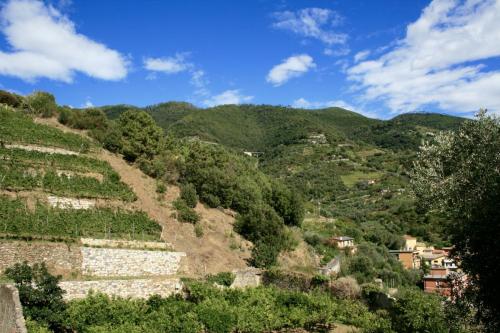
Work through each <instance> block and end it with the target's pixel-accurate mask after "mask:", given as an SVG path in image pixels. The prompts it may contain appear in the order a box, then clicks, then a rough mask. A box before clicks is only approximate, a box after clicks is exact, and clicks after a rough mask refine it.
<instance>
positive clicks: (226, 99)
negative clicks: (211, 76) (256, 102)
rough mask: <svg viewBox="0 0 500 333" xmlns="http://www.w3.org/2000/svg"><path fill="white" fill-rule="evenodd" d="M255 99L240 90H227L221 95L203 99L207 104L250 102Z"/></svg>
mask: <svg viewBox="0 0 500 333" xmlns="http://www.w3.org/2000/svg"><path fill="white" fill-rule="evenodd" d="M252 99H253V96H245V95H243V94H241V93H240V91H239V90H237V89H234V90H226V91H224V92H222V93H221V94H219V95H215V96H212V97H210V98H208V99H206V100H204V101H203V104H204V105H206V106H210V107H211V106H217V105H224V104H242V103H248V102H250V101H251V100H252Z"/></svg>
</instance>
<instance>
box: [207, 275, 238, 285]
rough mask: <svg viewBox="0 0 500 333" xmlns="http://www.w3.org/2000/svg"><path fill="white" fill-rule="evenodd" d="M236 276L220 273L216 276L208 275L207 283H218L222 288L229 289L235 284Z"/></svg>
mask: <svg viewBox="0 0 500 333" xmlns="http://www.w3.org/2000/svg"><path fill="white" fill-rule="evenodd" d="M235 278H236V276H235V275H234V274H233V273H231V272H220V273H217V274H215V275H208V276H207V281H208V282H210V283H217V284H219V285H221V286H226V287H229V286H230V285H232V284H233V282H234V279H235Z"/></svg>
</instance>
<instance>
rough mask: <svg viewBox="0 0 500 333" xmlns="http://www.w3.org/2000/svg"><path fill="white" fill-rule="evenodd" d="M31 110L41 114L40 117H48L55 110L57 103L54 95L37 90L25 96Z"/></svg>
mask: <svg viewBox="0 0 500 333" xmlns="http://www.w3.org/2000/svg"><path fill="white" fill-rule="evenodd" d="M26 100H27V102H28V105H29V107H30V108H31V110H32V111H33V112H34V113H36V114H38V115H41V116H42V117H45V118H49V117H52V115H53V114H55V112H56V111H57V104H56V99H55V97H54V95H52V94H49V93H47V92H42V91H37V92H34V93H33V94H31V95H29V96H27V97H26Z"/></svg>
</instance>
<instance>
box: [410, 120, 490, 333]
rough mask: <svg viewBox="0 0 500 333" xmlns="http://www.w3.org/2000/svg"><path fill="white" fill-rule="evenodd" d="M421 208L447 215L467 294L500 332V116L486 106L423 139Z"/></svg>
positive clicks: (417, 175) (418, 187)
mask: <svg viewBox="0 0 500 333" xmlns="http://www.w3.org/2000/svg"><path fill="white" fill-rule="evenodd" d="M412 185H413V190H414V193H415V195H416V198H417V199H418V203H419V205H420V206H421V207H424V208H426V209H434V210H437V211H440V212H441V213H444V214H446V216H447V220H448V222H446V225H445V231H446V232H447V233H448V235H449V237H450V240H451V241H452V243H453V244H454V246H455V251H454V255H455V256H456V258H457V260H458V262H459V263H460V265H461V267H462V268H463V270H464V271H465V272H466V273H467V274H468V277H469V283H468V290H467V292H465V293H464V295H467V296H468V297H469V300H470V301H471V302H472V304H473V305H474V311H476V313H477V318H478V319H479V320H480V321H481V322H482V323H483V325H485V326H486V327H487V329H488V330H489V331H492V332H493V331H495V332H498V331H499V330H500V316H498V313H500V285H499V284H498V276H499V273H500V265H499V263H498V258H499V257H500V247H499V246H498V241H499V239H500V120H499V119H498V118H496V117H494V116H489V115H487V113H486V111H485V110H481V111H480V112H479V113H478V115H477V118H476V120H469V121H465V122H464V123H463V125H462V126H461V128H460V129H459V130H458V131H456V132H453V133H443V134H440V135H438V136H437V137H436V138H435V140H434V141H433V142H427V143H424V145H423V146H422V147H421V148H420V153H419V155H418V159H417V161H416V162H415V164H414V169H413V172H412Z"/></svg>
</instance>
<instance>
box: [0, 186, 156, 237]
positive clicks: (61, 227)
mask: <svg viewBox="0 0 500 333" xmlns="http://www.w3.org/2000/svg"><path fill="white" fill-rule="evenodd" d="M0 221H1V222H0V233H2V234H4V235H16V236H28V235H32V236H57V237H61V238H64V239H69V240H71V239H77V238H79V237H90V238H113V239H127V240H130V239H136V240H160V234H161V227H160V226H159V225H158V224H157V223H156V222H155V221H153V220H151V219H149V218H148V217H147V216H146V214H145V213H143V212H137V211H136V212H129V211H125V210H121V209H118V210H113V209H108V208H105V209H91V210H74V209H68V210H66V209H57V208H51V207H48V206H47V205H44V204H43V203H40V202H38V203H37V204H36V207H35V209H34V210H33V211H31V210H30V209H29V208H28V206H27V204H26V202H25V201H23V200H22V199H10V198H7V197H5V196H0Z"/></svg>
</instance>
